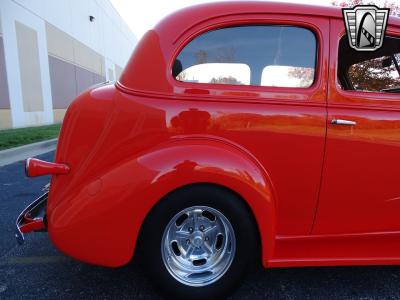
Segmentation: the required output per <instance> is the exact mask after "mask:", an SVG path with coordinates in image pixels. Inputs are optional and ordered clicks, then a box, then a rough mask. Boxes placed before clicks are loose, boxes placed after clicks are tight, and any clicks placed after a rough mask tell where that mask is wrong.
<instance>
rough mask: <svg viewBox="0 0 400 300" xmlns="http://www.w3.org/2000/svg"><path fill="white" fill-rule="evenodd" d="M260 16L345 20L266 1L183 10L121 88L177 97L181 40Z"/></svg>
mask: <svg viewBox="0 0 400 300" xmlns="http://www.w3.org/2000/svg"><path fill="white" fill-rule="evenodd" d="M258 14H259V15H261V14H262V15H265V14H274V15H278V18H279V16H282V18H284V17H285V16H287V15H297V16H305V17H306V16H307V17H318V18H337V19H342V18H343V16H342V10H341V8H340V7H334V6H317V5H307V4H292V3H277V2H262V1H235V2H233V1H226V2H213V3H205V4H200V5H195V6H190V7H187V8H183V9H181V10H178V11H176V12H174V13H172V14H170V15H169V16H167V17H166V18H164V19H163V20H161V21H160V22H159V23H158V24H157V25H156V26H155V27H154V29H152V30H150V31H148V32H147V33H146V34H145V35H144V37H143V38H142V39H141V41H140V42H139V43H138V45H137V46H136V48H135V50H134V53H133V54H132V56H131V58H130V60H129V62H128V64H127V66H126V68H125V69H124V71H123V73H122V76H121V77H120V79H119V80H118V81H117V86H118V87H120V88H121V89H123V90H125V91H131V92H134V91H135V92H136V93H139V92H140V93H146V94H147V93H148V92H152V93H157V94H162V95H165V94H174V89H175V86H174V85H175V83H171V81H170V80H171V79H170V77H171V76H170V75H168V74H170V72H171V68H172V66H171V62H172V60H171V58H172V57H173V56H174V55H175V54H176V51H178V50H179V47H178V44H179V42H178V41H181V40H182V38H183V40H185V39H186V38H187V37H186V38H184V37H185V36H188V35H189V36H190V32H192V31H193V29H194V28H196V26H200V27H202V28H208V26H209V25H210V24H212V25H215V24H218V23H219V22H221V20H226V19H229V17H230V16H232V17H233V16H235V17H234V18H235V19H237V17H239V18H241V17H242V16H243V19H246V15H248V16H249V17H250V16H252V17H254V16H257V15H258ZM220 18H222V19H220ZM388 23H389V25H395V26H400V18H398V17H390V18H389V22H388ZM177 43H178V44H177ZM180 44H182V45H183V44H184V43H182V42H180Z"/></svg>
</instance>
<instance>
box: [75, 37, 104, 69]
mask: <svg viewBox="0 0 400 300" xmlns="http://www.w3.org/2000/svg"><path fill="white" fill-rule="evenodd" d="M74 55H75V63H76V64H77V65H78V66H81V67H83V68H85V69H88V70H90V71H92V72H95V73H97V74H99V75H102V76H105V73H106V72H105V59H104V57H103V56H102V55H100V54H98V53H97V52H95V51H93V50H92V49H90V48H89V47H87V46H85V45H84V44H82V43H81V42H79V41H77V40H74Z"/></svg>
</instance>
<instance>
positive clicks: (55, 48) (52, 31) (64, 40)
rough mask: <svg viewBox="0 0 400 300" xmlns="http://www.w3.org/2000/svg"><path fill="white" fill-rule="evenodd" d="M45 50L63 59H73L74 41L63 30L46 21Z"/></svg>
mask: <svg viewBox="0 0 400 300" xmlns="http://www.w3.org/2000/svg"><path fill="white" fill-rule="evenodd" d="M46 37H47V51H48V53H49V54H51V55H53V56H56V57H58V58H61V59H63V60H66V61H69V62H73V61H74V41H73V38H72V37H71V36H69V35H68V34H66V33H65V32H64V31H61V30H60V29H58V28H56V27H54V26H53V25H51V24H49V23H46Z"/></svg>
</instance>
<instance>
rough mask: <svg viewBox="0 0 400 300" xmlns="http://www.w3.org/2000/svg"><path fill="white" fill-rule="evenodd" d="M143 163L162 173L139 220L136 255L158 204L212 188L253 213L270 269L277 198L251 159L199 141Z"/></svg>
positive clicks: (211, 142)
mask: <svg viewBox="0 0 400 300" xmlns="http://www.w3.org/2000/svg"><path fill="white" fill-rule="evenodd" d="M224 154H225V155H224ZM167 157H168V158H170V160H169V161H168V159H166V158H167ZM215 158H218V159H217V160H216V159H215ZM139 161H141V162H142V163H144V164H146V165H147V164H149V165H152V169H158V170H159V172H158V174H157V175H156V176H154V178H153V179H152V180H151V184H150V186H152V187H151V188H150V189H151V190H152V191H155V192H154V195H152V196H151V197H150V198H152V200H150V201H148V202H147V203H148V205H147V207H146V208H145V209H144V210H143V211H142V214H141V215H140V216H138V218H136V220H137V221H139V220H140V222H139V223H138V224H137V226H136V228H137V232H136V235H135V236H136V238H135V241H134V243H135V244H134V252H135V251H136V248H137V247H136V246H138V244H137V243H140V232H141V230H142V228H143V224H144V223H145V220H146V218H147V217H148V215H149V214H150V213H151V211H152V210H153V209H154V207H155V206H156V205H157V203H159V202H160V201H162V200H163V199H165V198H166V197H167V196H168V195H169V194H170V193H173V192H175V191H177V190H179V189H185V188H187V187H189V186H191V185H207V186H215V187H221V188H223V189H225V190H227V191H229V192H231V193H234V194H235V195H237V196H238V197H239V198H240V199H241V200H242V201H243V203H244V204H245V205H246V207H248V209H249V213H250V214H251V217H252V218H253V220H254V222H255V225H256V227H257V234H258V237H259V241H260V243H259V248H260V254H261V261H262V263H263V265H264V266H265V267H266V266H267V262H268V261H269V260H270V258H272V255H273V251H274V242H275V234H276V232H275V225H276V204H275V202H276V196H275V190H274V187H273V185H272V181H271V179H270V176H269V174H268V173H267V171H266V170H265V169H264V168H263V167H262V166H261V164H260V163H259V162H258V161H257V160H256V159H255V158H254V157H252V156H251V154H250V153H247V151H245V150H243V149H240V148H238V147H237V146H235V145H230V144H227V143H226V142H225V141H224V142H221V141H215V140H207V141H204V140H197V139H193V140H184V141H179V142H173V143H171V144H170V145H168V146H165V145H164V146H163V147H160V148H159V149H156V150H154V151H152V152H150V153H148V154H146V155H144V156H142V157H141V158H140V159H139ZM185 164H186V166H185ZM156 166H157V167H156ZM179 166H181V167H179Z"/></svg>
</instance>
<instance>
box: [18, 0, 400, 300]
mask: <svg viewBox="0 0 400 300" xmlns="http://www.w3.org/2000/svg"><path fill="white" fill-rule="evenodd" d="M399 53H400V20H399V19H398V18H394V17H391V18H390V19H389V21H388V27H387V34H386V36H385V37H384V43H383V47H382V48H381V49H379V50H378V51H374V52H357V51H355V50H353V49H351V48H350V46H349V44H348V40H347V37H346V35H345V28H344V23H343V18H342V13H341V10H340V9H338V8H328V7H316V6H304V5H292V4H276V3H262V2H234V3H229V2H228V3H226V2H225V3H213V4H205V5H200V6H196V7H191V8H187V9H183V10H181V11H178V12H176V13H174V14H172V15H171V16H169V17H167V18H166V19H164V20H163V21H161V22H160V23H159V24H158V25H157V26H156V27H155V28H154V29H153V30H150V31H149V32H147V34H146V35H145V36H144V37H143V38H142V40H141V41H140V43H139V44H138V45H137V47H136V49H135V51H134V53H133V55H132V57H131V59H130V61H129V62H128V64H127V66H126V68H125V70H124V72H123V74H122V76H121V77H120V79H119V80H118V81H117V82H116V83H115V84H103V85H101V86H97V87H93V88H92V89H90V90H88V91H86V92H84V93H83V94H82V95H80V96H79V97H78V98H77V99H75V100H74V101H73V102H72V104H71V105H70V107H69V108H68V111H67V114H66V116H65V120H64V122H63V126H62V130H61V134H60V138H59V142H58V148H57V151H56V156H55V162H51V163H50V162H43V161H39V160H37V159H29V160H27V163H26V172H27V175H28V176H39V175H45V174H51V175H52V178H51V185H50V187H49V191H48V193H45V194H44V195H43V196H42V197H40V198H39V199H38V200H36V201H35V202H34V203H32V204H31V205H30V206H29V207H28V208H27V209H26V210H24V211H23V212H22V213H21V215H20V217H19V218H18V220H17V238H18V239H19V240H20V241H23V234H24V233H27V232H30V231H35V230H46V229H47V230H48V233H49V236H50V238H51V240H52V242H53V243H54V244H55V246H56V247H57V248H58V249H60V250H61V251H62V252H64V253H65V254H67V255H69V256H72V257H74V258H76V259H79V260H82V261H85V262H89V263H93V264H98V265H104V266H111V267H116V266H121V265H124V264H126V263H128V262H129V261H130V260H131V259H132V258H133V256H135V259H140V260H141V261H142V262H143V263H144V265H145V266H146V269H147V270H148V273H149V275H150V276H152V278H153V281H154V282H155V283H156V284H157V285H158V286H159V287H160V288H161V289H162V291H163V292H164V293H165V295H167V296H171V297H172V296H174V297H178V298H185V297H187V298H190V299H206V298H204V297H210V298H211V299H215V298H219V297H223V296H225V295H227V293H229V292H230V291H232V290H233V288H234V287H235V286H237V283H238V282H239V281H240V279H241V277H242V275H243V274H244V273H245V269H246V267H247V266H248V265H249V264H250V263H253V262H255V263H262V264H263V266H264V267H267V268H271V267H292V266H331V265H375V264H400V182H399V170H400V97H399V92H400V88H399V87H400V79H399V75H400V69H399V59H400V55H399Z"/></svg>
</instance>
